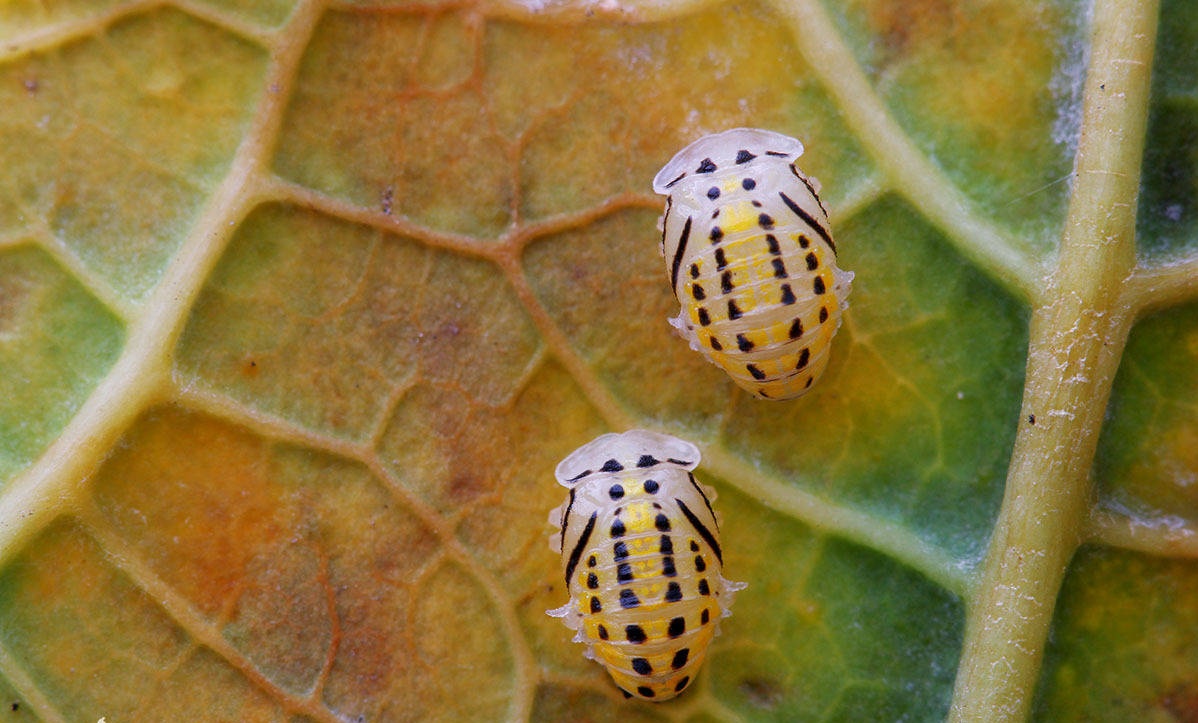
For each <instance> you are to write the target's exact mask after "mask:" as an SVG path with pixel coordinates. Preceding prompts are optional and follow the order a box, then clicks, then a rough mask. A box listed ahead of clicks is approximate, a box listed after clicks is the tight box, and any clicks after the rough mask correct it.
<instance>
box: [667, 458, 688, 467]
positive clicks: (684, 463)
mask: <svg viewBox="0 0 1198 723" xmlns="http://www.w3.org/2000/svg"><path fill="white" fill-rule="evenodd" d="M666 461H667V462H669V463H670V464H676V465H679V466H680V467H689V466H690V464H691V463H690V462H688V461H686V460H685V459H674V458H673V457H668V458H667V459H666Z"/></svg>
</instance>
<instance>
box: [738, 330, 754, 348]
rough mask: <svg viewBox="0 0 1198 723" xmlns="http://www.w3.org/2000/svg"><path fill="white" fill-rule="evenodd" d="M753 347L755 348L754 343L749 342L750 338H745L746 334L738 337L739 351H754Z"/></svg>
mask: <svg viewBox="0 0 1198 723" xmlns="http://www.w3.org/2000/svg"><path fill="white" fill-rule="evenodd" d="M753 346H754V344H753V342H751V341H749V338H748V337H747V336H745V335H744V334H737V335H736V348H737V349H740V350H741V351H753Z"/></svg>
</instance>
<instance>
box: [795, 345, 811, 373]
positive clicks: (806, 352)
mask: <svg viewBox="0 0 1198 723" xmlns="http://www.w3.org/2000/svg"><path fill="white" fill-rule="evenodd" d="M809 361H811V350H810V349H808V348H807V347H803V351H801V352H799V362H798V364H795V371H799V370H801V369H803V368H805V367H806V366H807V362H809Z"/></svg>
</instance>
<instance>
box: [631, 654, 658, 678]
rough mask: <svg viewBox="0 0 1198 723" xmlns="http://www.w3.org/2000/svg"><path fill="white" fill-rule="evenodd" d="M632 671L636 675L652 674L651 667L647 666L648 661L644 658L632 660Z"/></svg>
mask: <svg viewBox="0 0 1198 723" xmlns="http://www.w3.org/2000/svg"><path fill="white" fill-rule="evenodd" d="M632 669H633V670H635V671H636V672H637V674H638V675H649V674H651V673H652V672H653V666H652V665H649V661H648V660H646V659H644V658H633V659H632Z"/></svg>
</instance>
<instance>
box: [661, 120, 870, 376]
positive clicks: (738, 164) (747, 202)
mask: <svg viewBox="0 0 1198 723" xmlns="http://www.w3.org/2000/svg"><path fill="white" fill-rule="evenodd" d="M802 154H803V144H802V143H800V142H799V141H798V140H796V139H794V138H790V137H788V136H784V135H782V134H780V133H774V132H772V131H765V130H759V129H755V128H735V129H733V130H729V131H724V132H723V133H716V134H713V135H709V136H705V137H703V138H700V139H699V140H697V141H695V142H694V143H691V144H690V145H689V146H687V147H686V148H683V149H682V150H681V151H679V152H678V154H677V155H675V156H674V157H673V158H672V159H670V162H669V163H667V164H666V165H665V167H663V168H662V169H661V170H660V171H659V172H658V173H657V176H656V177H655V178H654V179H653V190H654V191H656V192H657V193H659V194H662V195H664V196H666V209H665V215H664V216H663V217H662V229H661V230H662V237H661V252H662V254H663V256H664V257H665V261H666V271H667V273H668V274H669V278H670V284H671V286H672V287H673V290H674V296H675V298H677V299H678V302H679V304H680V306H681V308H680V310H679V312H678V315H677V317H675V318H673V319H670V325H671V326H673V327H674V328H675V329H677V330H678V333H679V334H680V335H681V336H682V337H683V338H684V339H686V340H687V341H688V342H690V346H691V348H692V349H694V350H696V351H698V352H700V353H701V354H703V355H704V356H705V357H707V359H708V361H710V362H711V363H713V364H715V365H716V366H718V367H720V368H721V369H723V370H724V371H725V372H727V373H728V375H729V376H730V377H732V380H733V381H734V382H736V384H737V385H739V386H740V387H742V388H743V389H745V390H747V391H749V392H752V393H753V394H754V395H756V396H757V397H759V398H761V399H794V398H796V397H799V396H801V395H803V394H805V393H806V392H807V390H808V389H810V388H811V386H812V385H813V384H814V383H815V382H816V381H817V380H818V379H819V377H820V375H821V374H823V372H824V369H825V368H827V366H828V359H829V357H830V352H831V346H832V337H833V336H834V335H835V334H836V330H837V329H839V328H840V320H841V313H842V312H843V311H844V310H845V309H846V308H848V295H849V291H850V289H851V287H852V281H853V274H852V272H850V271H844V270H842V269H840V268H838V267H837V265H836V243H835V242H834V241H833V240H832V231H831V227H830V226H829V224H828V213H827V210H826V209H825V208H824V206H823V203H822V202H821V201H820V199H819V184H818V182H816V181H815V180H814V179H811V178H808V177H807V176H805V175H804V174H803V172H802V171H800V170H799V169H798V168H797V167H795V159H797V158H798V157H799V156H801V155H802Z"/></svg>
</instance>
